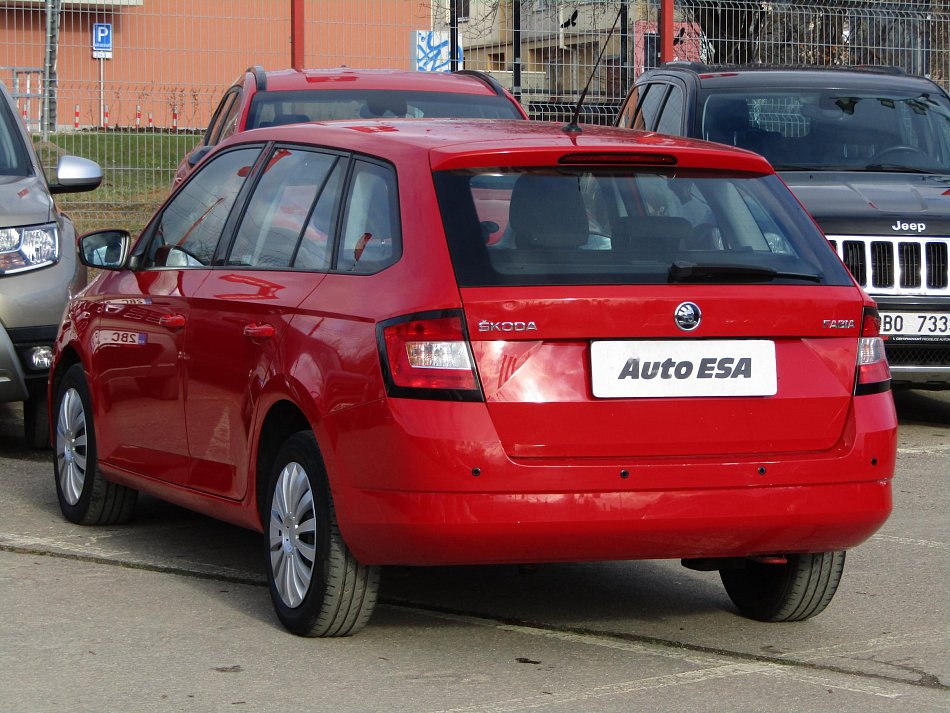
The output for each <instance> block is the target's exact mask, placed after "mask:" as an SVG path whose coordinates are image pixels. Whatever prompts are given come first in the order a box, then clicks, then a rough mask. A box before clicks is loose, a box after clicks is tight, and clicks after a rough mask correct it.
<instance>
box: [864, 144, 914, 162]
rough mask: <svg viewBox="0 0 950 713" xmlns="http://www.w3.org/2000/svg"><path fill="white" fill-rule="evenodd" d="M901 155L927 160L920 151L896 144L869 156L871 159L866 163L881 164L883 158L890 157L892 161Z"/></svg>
mask: <svg viewBox="0 0 950 713" xmlns="http://www.w3.org/2000/svg"><path fill="white" fill-rule="evenodd" d="M902 154H907V155H910V156H915V157H916V156H922V157H924V158H927V154H926V153H925V152H923V151H921V150H920V149H919V148H917V147H916V146H906V145H904V144H898V145H897V146H889V147H888V148H886V149H881V150H880V151H878V152H877V153H876V154H874V155H873V156H871V158H869V159H868V163H871V164H873V163H881V162H882V159H884V158H885V157H890V158H892V159H893V158H896V157H898V156H900V155H902Z"/></svg>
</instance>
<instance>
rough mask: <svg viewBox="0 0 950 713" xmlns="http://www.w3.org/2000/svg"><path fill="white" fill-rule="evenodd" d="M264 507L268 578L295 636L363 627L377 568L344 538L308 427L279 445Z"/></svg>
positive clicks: (332, 633) (374, 591) (373, 595)
mask: <svg viewBox="0 0 950 713" xmlns="http://www.w3.org/2000/svg"><path fill="white" fill-rule="evenodd" d="M264 507H265V508H266V511H265V513H263V517H262V519H263V524H264V538H265V543H266V563H265V566H266V571H267V581H268V585H269V589H270V594H271V600H272V602H273V604H274V609H275V611H276V612H277V617H278V619H280V621H281V623H282V624H283V625H284V626H285V627H286V628H287V630H288V631H290V632H292V633H294V634H297V635H298V636H322V637H335V636H350V635H352V634H355V633H356V632H358V631H359V630H360V629H362V628H363V627H364V626H365V625H366V623H367V622H368V621H369V618H370V616H371V615H372V613H373V608H374V607H375V606H376V597H377V592H378V590H379V567H375V566H367V565H363V564H360V563H359V562H358V561H357V560H356V558H355V557H354V556H353V554H352V553H351V552H350V550H349V548H348V547H347V546H346V543H345V542H344V541H343V536H342V535H341V534H340V528H339V526H338V525H337V521H336V513H335V511H334V507H333V498H332V495H331V493H330V487H329V483H328V481H327V475H326V469H325V468H324V466H323V461H322V459H321V457H320V451H319V448H318V446H317V442H316V439H315V438H314V436H313V433H312V432H310V431H301V432H299V433H295V434H294V435H293V436H291V437H290V438H289V439H287V441H286V442H285V443H284V445H283V447H282V448H281V449H280V452H279V453H278V454H277V459H276V461H275V462H274V466H273V469H272V470H271V477H270V479H269V482H268V488H267V491H266V503H265V505H264Z"/></svg>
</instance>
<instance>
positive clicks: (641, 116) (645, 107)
mask: <svg viewBox="0 0 950 713" xmlns="http://www.w3.org/2000/svg"><path fill="white" fill-rule="evenodd" d="M666 88H667V85H666V84H651V85H650V91H648V92H647V93H646V94H644V96H643V99H642V100H641V101H640V109H639V111H638V112H637V113H638V116H637V125H636V126H635V127H634V128H637V129H646V130H648V131H654V127H655V126H656V119H657V113H658V112H659V111H660V106H661V105H662V103H663V97H665V96H666Z"/></svg>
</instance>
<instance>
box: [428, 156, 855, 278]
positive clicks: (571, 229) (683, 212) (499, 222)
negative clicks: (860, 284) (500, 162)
mask: <svg viewBox="0 0 950 713" xmlns="http://www.w3.org/2000/svg"><path fill="white" fill-rule="evenodd" d="M435 184H436V190H437V193H438V197H439V204H440V207H441V211H442V219H443V222H444V224H445V231H446V235H447V238H448V242H449V249H450V251H451V254H452V261H453V264H454V266H455V271H456V276H457V278H458V281H459V285H460V286H462V287H480V286H492V285H583V284H594V285H601V284H628V283H633V284H664V283H671V282H718V283H739V284H747V283H761V282H775V283H783V284H802V285H814V284H830V285H850V284H852V283H851V279H850V277H849V276H848V273H847V271H846V270H845V268H844V266H843V265H842V264H841V262H840V261H839V260H838V258H837V256H836V255H835V254H834V252H833V251H832V249H831V247H830V246H829V244H828V242H827V240H826V239H825V237H824V236H823V235H822V234H821V232H820V231H819V230H818V228H817V227H816V226H815V224H814V222H813V221H812V220H811V218H809V216H808V215H807V213H805V211H804V209H802V207H801V206H800V205H799V204H798V203H797V202H796V201H795V199H794V198H793V197H792V195H791V193H790V192H789V191H788V189H787V188H786V187H785V185H784V184H783V183H782V182H781V181H780V180H779V179H778V178H777V177H776V176H774V175H770V176H748V175H746V176H737V175H723V174H715V175H711V174H709V173H695V172H694V173H682V172H678V173H673V172H670V173H659V172H656V171H639V170H637V169H623V170H611V169H609V168H604V169H596V170H592V171H588V170H584V171H571V172H563V171H554V170H551V169H537V170H517V171H516V170H511V169H505V170H492V171H451V172H438V173H436V174H435Z"/></svg>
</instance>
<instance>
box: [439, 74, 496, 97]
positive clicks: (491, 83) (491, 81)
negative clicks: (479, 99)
mask: <svg viewBox="0 0 950 713" xmlns="http://www.w3.org/2000/svg"><path fill="white" fill-rule="evenodd" d="M452 74H461V75H463V76H466V77H475V78H476V79H480V80H481V81H482V82H483V83H484V84H486V85H487V86H488V88H489V89H491V90H492V91H493V92H495V94H497V95H498V96H504V94H505V89H504V87H502V86H501V83H500V82H499V81H498V80H497V79H495V78H494V77H493V76H491V75H490V74H488V73H486V72H479V71H478V70H477V69H457V70H455V71H454V72H452Z"/></svg>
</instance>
